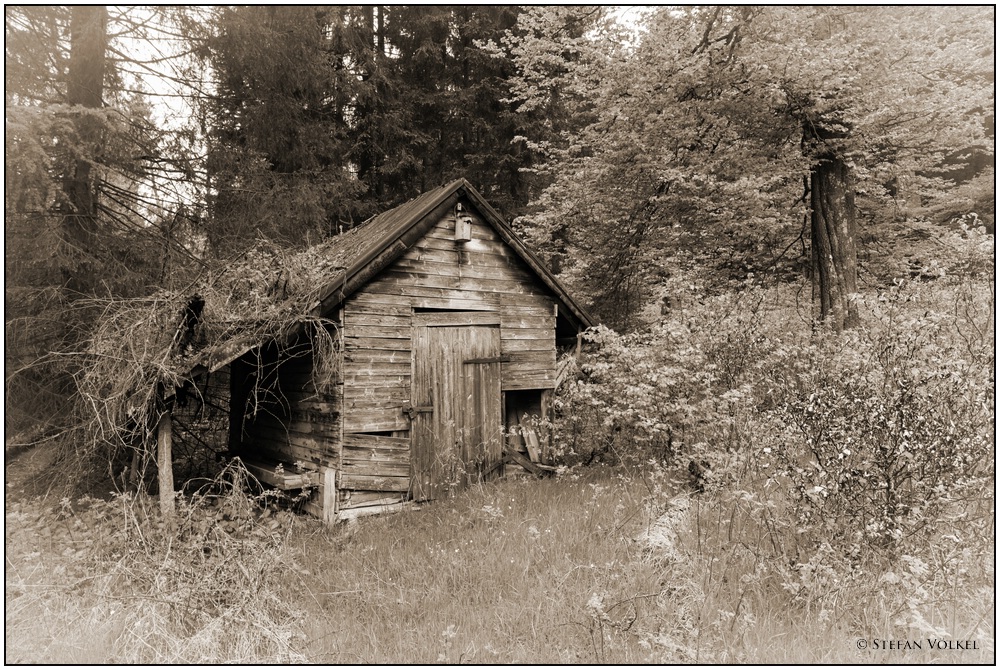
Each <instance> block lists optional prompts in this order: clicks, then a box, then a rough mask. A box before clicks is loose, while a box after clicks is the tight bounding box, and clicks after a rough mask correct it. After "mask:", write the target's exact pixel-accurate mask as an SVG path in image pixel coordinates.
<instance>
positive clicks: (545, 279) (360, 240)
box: [187, 179, 594, 372]
mask: <svg viewBox="0 0 1000 670" xmlns="http://www.w3.org/2000/svg"><path fill="white" fill-rule="evenodd" d="M462 197H464V198H465V199H466V200H467V202H468V203H469V204H470V205H471V206H472V207H474V208H475V209H476V211H477V212H478V213H479V214H480V215H481V216H482V218H483V220H484V221H485V222H486V223H487V224H488V225H489V226H491V227H492V228H493V229H494V230H495V231H496V232H497V234H498V235H499V236H500V238H501V239H502V240H503V241H504V243H506V244H507V245H508V246H509V247H510V248H511V249H512V250H513V251H514V252H515V253H516V254H517V255H518V257H519V258H520V259H521V260H523V261H524V263H525V264H526V265H527V266H528V267H529V268H530V269H531V271H532V272H533V273H534V274H535V275H536V276H537V277H538V279H539V280H541V282H542V283H543V284H545V286H547V287H548V288H549V290H551V291H552V293H553V294H554V295H555V297H556V299H557V301H558V304H559V305H560V309H559V316H560V317H561V318H565V319H567V320H568V321H569V322H570V324H571V325H573V326H575V327H576V328H580V329H583V328H589V327H591V326H593V325H594V321H593V319H592V318H591V317H590V315H589V314H588V313H587V312H586V311H585V310H584V309H583V308H581V307H580V306H579V305H578V304H577V303H576V302H575V301H574V300H573V298H572V297H570V295H569V293H568V292H567V291H566V289H565V288H563V286H562V285H561V284H560V283H559V281H558V280H557V279H556V278H555V277H554V276H553V275H552V273H551V272H549V271H548V269H547V268H546V267H545V266H544V265H543V264H542V262H541V261H540V260H539V259H538V258H537V257H536V256H535V255H534V254H533V253H532V252H531V251H530V250H529V249H528V248H527V247H526V246H525V244H524V243H523V242H522V241H521V239H520V238H519V237H518V236H517V235H516V234H515V233H514V232H513V231H512V230H511V229H510V227H509V226H508V225H507V223H506V222H505V221H504V220H503V217H502V216H500V214H499V213H498V212H497V211H496V210H495V209H493V207H491V206H490V204H489V203H487V202H486V200H485V199H483V197H482V196H481V195H479V193H478V192H477V191H476V190H475V189H474V188H473V187H472V185H471V184H469V182H468V181H466V180H465V179H456V180H455V181H453V182H451V183H449V184H446V185H444V186H440V187H438V188H436V189H433V190H431V191H428V192H426V193H424V194H422V195H420V196H418V197H416V198H414V199H413V200H410V201H409V202H406V203H404V204H402V205H400V206H398V207H395V208H394V209H390V210H388V211H386V212H383V213H382V214H379V215H378V216H375V217H373V218H372V219H369V220H368V221H366V222H365V223H363V224H361V225H360V226H358V227H356V228H352V229H351V230H349V231H347V232H345V233H342V234H340V235H338V236H336V237H333V238H331V239H329V240H327V241H325V242H322V243H321V244H318V245H316V246H314V247H311V248H310V249H308V250H306V252H305V253H308V254H309V258H310V259H311V262H312V263H313V264H314V267H315V269H316V270H317V271H318V272H319V274H321V275H323V276H325V277H327V278H328V279H327V280H326V283H324V284H323V285H322V287H321V288H320V289H319V291H318V292H317V293H316V294H315V295H316V298H315V299H314V301H312V302H311V303H310V304H311V305H312V306H311V308H310V309H308V310H307V313H308V314H310V315H312V316H319V317H322V316H324V315H327V314H329V313H330V312H331V310H332V309H334V308H335V307H337V306H338V305H340V304H341V303H343V301H344V300H346V299H347V298H349V297H350V296H351V295H352V294H353V293H354V292H355V291H357V290H358V289H360V288H361V287H363V286H364V285H365V284H367V283H368V281H369V280H371V279H372V278H373V277H374V276H375V275H377V274H378V273H379V272H381V271H382V270H383V269H385V268H386V267H388V266H389V265H390V264H391V263H392V262H393V261H395V260H396V259H397V258H399V257H400V256H401V255H402V254H403V253H405V252H406V250H407V249H409V248H410V247H412V246H413V245H414V244H415V243H416V242H417V241H418V240H420V239H421V238H422V237H423V236H424V234H425V233H427V232H428V231H429V230H430V229H431V228H432V227H434V225H435V224H436V223H437V222H438V221H440V220H441V218H442V217H443V216H445V215H446V214H447V213H449V212H450V211H452V210H453V209H454V207H455V204H456V203H457V202H458V201H459V199H460V198H462ZM294 330H295V329H293V330H292V331H286V333H287V336H288V337H292V336H293V335H294V332H293V331H294ZM261 344H264V341H261V340H260V338H259V337H255V336H254V335H252V334H247V335H244V336H237V337H234V338H231V339H228V340H227V341H224V342H220V343H218V344H216V345H215V346H209V347H208V348H207V349H205V350H202V351H200V352H198V353H197V354H196V355H195V357H194V359H193V360H189V365H188V366H187V369H188V370H191V371H195V370H197V369H207V370H208V371H210V372H214V371H215V370H218V369H219V368H220V367H222V366H224V365H226V364H227V363H229V362H231V361H232V360H234V359H235V358H238V357H239V356H241V355H243V354H244V353H246V352H247V351H250V350H251V349H253V348H254V347H256V346H259V345H261Z"/></svg>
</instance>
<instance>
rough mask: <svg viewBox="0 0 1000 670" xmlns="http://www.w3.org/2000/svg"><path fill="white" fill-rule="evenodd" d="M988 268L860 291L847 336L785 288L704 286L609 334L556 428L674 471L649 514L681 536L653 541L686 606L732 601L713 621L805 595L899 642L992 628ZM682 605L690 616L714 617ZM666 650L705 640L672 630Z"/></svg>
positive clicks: (819, 610)
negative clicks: (673, 491)
mask: <svg viewBox="0 0 1000 670" xmlns="http://www.w3.org/2000/svg"><path fill="white" fill-rule="evenodd" d="M972 243H973V244H975V245H977V246H976V248H974V249H973V250H972V252H970V257H972V256H975V257H977V258H978V255H977V254H978V250H980V247H981V245H980V244H979V243H978V241H977V240H972ZM983 279H988V278H987V277H981V278H980V279H976V278H972V279H969V278H963V277H962V276H950V275H948V274H944V275H943V276H941V277H939V278H938V279H936V280H933V281H928V282H912V283H911V282H903V281H897V282H895V283H894V284H893V285H892V287H891V288H889V289H888V290H885V291H883V292H881V293H880V294H876V295H872V296H858V305H859V310H860V312H861V313H862V314H863V315H864V317H863V325H862V326H861V327H860V328H858V329H856V330H854V331H849V332H845V333H842V334H835V333H831V332H826V331H825V330H823V329H821V328H818V327H813V325H812V324H811V323H810V322H809V317H808V310H806V313H805V314H803V313H802V308H801V307H800V306H799V304H800V302H799V300H798V296H797V295H795V293H794V288H788V287H786V288H784V289H780V288H779V289H775V290H773V291H765V290H763V289H761V288H755V287H747V288H745V289H744V290H743V291H741V292H740V293H739V294H738V295H735V296H728V297H720V298H706V299H705V300H704V301H703V303H701V304H692V306H690V307H688V308H687V309H684V310H680V311H678V312H676V313H674V314H672V315H670V316H669V317H668V318H667V319H665V320H664V321H663V322H661V323H660V324H658V325H656V326H654V327H652V328H650V329H649V330H648V331H647V332H645V333H642V334H633V335H626V336H622V335H618V334H616V333H613V332H611V331H607V330H597V331H595V332H593V333H592V334H591V335H590V338H589V340H590V342H591V343H592V347H593V349H591V352H590V354H589V355H588V357H587V360H585V361H584V362H583V363H582V365H581V373H580V375H579V376H578V377H579V378H578V379H576V380H575V381H574V382H573V383H572V384H568V385H566V386H565V387H564V388H563V389H562V390H561V391H560V394H559V402H558V404H557V405H556V406H557V408H558V409H559V410H560V412H561V414H560V415H558V416H557V419H556V422H555V424H556V425H555V427H554V430H555V432H556V435H557V440H562V441H563V443H564V445H568V446H569V447H571V448H572V449H573V450H574V451H576V452H578V453H584V454H586V453H588V451H592V450H597V451H602V450H603V451H607V452H608V453H610V454H612V455H614V456H615V457H617V458H619V459H620V460H622V461H623V462H626V463H631V464H633V465H635V466H636V467H637V468H638V471H639V472H641V473H642V474H643V476H644V477H645V478H646V479H647V481H650V482H654V483H655V482H659V483H656V485H655V486H654V485H651V486H650V496H649V508H650V514H651V515H652V517H653V518H654V519H657V518H658V519H659V521H657V522H654V523H653V525H652V529H653V530H654V531H655V532H656V533H659V537H660V538H661V540H663V542H661V544H664V546H669V551H668V550H666V549H663V548H662V547H661V550H657V549H656V548H655V547H654V548H653V550H652V552H651V553H652V555H653V556H654V558H655V557H657V556H659V557H660V558H663V559H666V560H668V562H669V563H670V565H671V571H672V574H673V577H672V579H673V580H674V582H675V583H676V584H677V589H678V598H680V600H679V601H678V603H682V602H687V603H701V605H699V607H703V608H708V609H707V610H704V609H702V610H700V611H702V613H703V614H704V613H705V612H706V611H707V612H708V614H707V616H708V615H710V616H709V618H710V619H711V620H713V621H714V620H715V619H716V618H718V617H716V614H717V613H718V612H728V613H729V616H730V619H729V620H727V621H726V622H723V621H721V620H719V621H716V623H717V624H718V625H717V626H716V629H717V632H718V631H723V630H727V631H729V633H732V632H733V631H736V630H740V629H741V626H743V624H741V623H739V622H740V621H742V619H740V616H741V615H740V612H743V613H744V614H746V613H747V612H753V611H757V612H758V613H759V612H761V611H762V610H766V611H770V612H772V613H773V612H780V611H783V610H785V609H786V608H788V607H792V608H802V609H803V610H804V611H806V612H809V613H812V615H813V616H814V617H825V618H824V619H823V620H824V621H826V620H827V619H828V618H830V617H834V616H835V617H836V618H837V621H838V624H839V625H843V626H847V627H848V628H849V629H850V630H854V631H856V632H859V633H870V632H871V631H874V630H876V629H877V630H882V631H884V632H885V636H886V638H887V639H890V637H891V635H901V634H902V635H904V636H905V630H904V629H907V628H909V629H913V630H919V631H921V632H924V633H927V634H931V635H941V634H944V633H948V634H952V635H955V636H957V637H962V636H963V635H964V636H966V637H967V636H968V634H967V631H966V632H963V631H962V630H960V629H959V628H957V627H956V626H962V625H965V626H968V625H971V626H972V627H973V629H975V627H976V626H978V625H980V624H979V622H980V621H981V617H982V616H983V615H984V613H985V612H986V611H987V610H988V609H989V604H988V603H989V598H988V596H986V595H983V594H981V593H980V591H981V590H982V589H983V588H984V583H986V584H987V585H988V584H989V583H990V582H991V579H992V577H991V572H990V569H989V567H988V565H989V563H990V560H991V559H990V556H991V554H992V549H991V542H992V539H991V532H992V523H993V490H992V484H991V482H992V481H993V477H994V471H995V467H994V457H993V439H992V435H993V426H994V400H995V390H994V389H995V379H994V374H993V371H994V366H995V354H994V331H993V320H992V314H993V291H992V285H991V284H990V283H988V281H983ZM664 464H666V466H668V468H669V471H670V474H669V475H666V474H664V473H665V472H666V471H665V470H664V469H663V466H664ZM665 476H666V477H668V478H669V477H672V479H673V480H674V481H675V482H680V481H687V483H688V485H689V488H688V495H693V496H697V497H696V500H697V504H696V505H694V506H689V507H684V506H679V505H678V504H677V503H676V501H675V500H674V499H673V498H672V496H671V495H668V494H667V491H669V486H666V485H664V484H662V482H661V481H660V480H662V479H663V478H664V477H665ZM699 492H703V493H699ZM672 501H673V502H672ZM713 566H718V567H713ZM746 575H752V579H751V580H750V581H749V582H748V581H747V580H746V579H744V578H743V577H744V576H746ZM719 580H722V581H719ZM977 580H978V581H977ZM984 580H985V582H984ZM955 588H958V589H959V592H962V593H967V594H975V595H973V596H972V597H970V598H968V599H963V598H956V597H955V590H954V589H955ZM963 589H964V590H963ZM980 596H981V597H980ZM755 602H756V603H757V606H756V609H755V605H754V603H755ZM678 603H674V604H673V605H671V607H672V608H674V609H677V608H678V607H679V604H678ZM705 603H709V604H705ZM984 603H985V605H984ZM984 606H985V607H986V610H983V609H982V608H983V607H984ZM685 607H687V610H685V613H681V612H680V610H679V609H678V610H677V616H682V614H683V616H682V619H683V621H681V620H680V619H678V621H676V622H675V623H676V625H677V626H678V628H677V630H680V629H683V626H682V625H681V624H684V626H688V628H690V629H691V630H692V631H700V632H699V633H698V634H700V635H704V634H707V633H708V632H709V631H710V630H715V629H713V628H711V627H708V626H706V625H705V622H702V624H703V625H702V626H700V627H699V626H695V625H693V624H691V623H690V617H691V616H692V614H691V612H690V611H689V610H690V607H689V606H685ZM712 607H715V609H714V610H713V609H712ZM741 608H742V609H741ZM834 613H836V614H834ZM699 616H700V615H699ZM719 616H721V615H719ZM733 617H736V618H735V619H734V618H733ZM949 617H951V619H950V620H949ZM685 621H687V623H684V622H685ZM744 623H745V622H744ZM713 625H714V624H713ZM743 627H744V628H745V626H743ZM894 627H898V628H894ZM901 630H904V632H903V633H901V632H900V631H901ZM675 632H676V630H675ZM729 633H727V635H728V634H729ZM691 634H692V635H695V633H694V632H692V633H691ZM719 634H720V635H722V632H719ZM671 645H673V646H675V647H678V645H680V647H683V648H684V649H687V650H688V651H687V652H685V653H686V654H688V653H691V650H692V649H698V648H699V647H698V641H697V640H695V639H694V638H690V639H687V640H686V641H683V644H682V641H679V639H677V637H676V635H675V636H674V637H673V638H671V641H670V643H669V645H667V646H671ZM680 647H678V648H680ZM665 648H666V647H664V649H665ZM702 658H704V657H702Z"/></svg>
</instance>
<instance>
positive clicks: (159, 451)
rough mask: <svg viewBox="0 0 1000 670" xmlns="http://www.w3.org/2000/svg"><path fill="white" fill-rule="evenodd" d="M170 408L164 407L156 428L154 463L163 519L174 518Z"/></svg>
mask: <svg viewBox="0 0 1000 670" xmlns="http://www.w3.org/2000/svg"><path fill="white" fill-rule="evenodd" d="M172 442H173V438H172V435H171V425H170V410H168V409H164V410H163V414H161V415H160V423H159V425H158V426H157V429H156V463H157V471H158V474H159V482H160V515H161V516H162V517H163V519H164V520H165V521H168V522H170V523H172V522H173V518H174V456H173V444H172Z"/></svg>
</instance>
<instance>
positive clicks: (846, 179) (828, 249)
mask: <svg viewBox="0 0 1000 670" xmlns="http://www.w3.org/2000/svg"><path fill="white" fill-rule="evenodd" d="M810 182H811V187H810V194H811V205H812V263H813V295H814V296H815V297H816V298H817V299H818V302H819V316H820V319H821V320H822V321H825V322H827V323H829V325H830V326H831V327H832V328H833V329H834V330H836V331H837V332H840V331H842V330H844V329H845V328H852V327H854V326H857V325H858V323H859V319H858V311H857V307H856V306H855V304H854V294H855V293H857V290H858V249H857V222H856V220H855V216H854V181H853V179H852V177H851V172H850V168H849V167H848V166H847V164H846V163H845V162H844V160H843V159H841V158H840V157H838V156H835V155H829V154H828V155H825V156H822V157H821V158H820V160H819V161H818V162H817V163H816V164H815V165H814V166H813V168H812V172H811V174H810Z"/></svg>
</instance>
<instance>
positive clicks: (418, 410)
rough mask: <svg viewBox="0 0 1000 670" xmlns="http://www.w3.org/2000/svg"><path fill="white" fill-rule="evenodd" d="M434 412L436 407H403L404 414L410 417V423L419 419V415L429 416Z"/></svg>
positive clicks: (408, 405) (407, 405)
mask: <svg viewBox="0 0 1000 670" xmlns="http://www.w3.org/2000/svg"><path fill="white" fill-rule="evenodd" d="M433 411H434V405H416V406H414V405H410V404H409V403H407V404H406V405H403V413H404V414H406V416H408V417H410V421H413V420H414V419H416V418H417V414H429V413H431V412H433Z"/></svg>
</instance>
